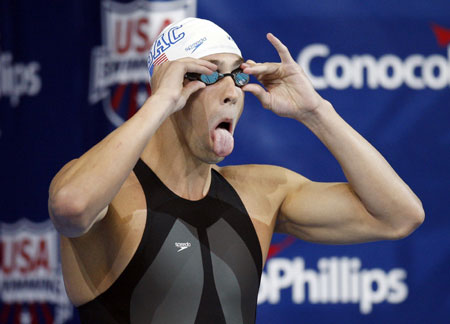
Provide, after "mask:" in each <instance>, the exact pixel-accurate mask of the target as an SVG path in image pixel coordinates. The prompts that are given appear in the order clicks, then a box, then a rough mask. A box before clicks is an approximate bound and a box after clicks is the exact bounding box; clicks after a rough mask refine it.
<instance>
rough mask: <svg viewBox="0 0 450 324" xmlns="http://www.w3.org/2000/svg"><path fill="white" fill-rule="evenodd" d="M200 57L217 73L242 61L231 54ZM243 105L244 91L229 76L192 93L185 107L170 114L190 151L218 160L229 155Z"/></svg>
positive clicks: (209, 159) (209, 160)
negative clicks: (215, 68) (214, 68)
mask: <svg viewBox="0 0 450 324" xmlns="http://www.w3.org/2000/svg"><path fill="white" fill-rule="evenodd" d="M202 59H204V60H208V61H210V62H212V63H214V64H216V65H217V67H218V68H217V71H218V72H220V73H229V72H232V71H234V70H236V69H237V68H239V66H240V65H241V63H242V58H240V57H239V56H237V55H235V54H213V55H208V56H206V57H203V58H202ZM185 82H190V81H185ZM243 106H244V91H242V89H241V88H239V87H237V86H236V85H235V83H234V80H233V78H232V77H229V76H227V77H224V78H223V79H221V80H219V81H218V82H216V83H215V84H212V85H209V86H207V87H205V88H203V89H201V90H199V91H197V92H196V93H195V94H193V95H192V96H191V97H190V98H189V100H188V102H187V103H186V106H185V107H184V108H183V109H181V110H180V111H178V112H177V113H175V114H174V118H175V121H176V124H177V126H178V131H179V132H180V135H181V136H183V138H184V140H185V142H186V145H187V146H188V148H189V149H190V151H191V153H192V154H193V155H195V156H196V157H197V158H198V159H200V160H201V161H203V162H206V163H218V162H220V161H222V160H223V159H224V158H225V156H227V155H229V154H230V153H231V151H232V150H233V145H234V139H233V133H234V129H235V127H236V124H237V122H238V120H239V117H240V116H241V113H242V109H243Z"/></svg>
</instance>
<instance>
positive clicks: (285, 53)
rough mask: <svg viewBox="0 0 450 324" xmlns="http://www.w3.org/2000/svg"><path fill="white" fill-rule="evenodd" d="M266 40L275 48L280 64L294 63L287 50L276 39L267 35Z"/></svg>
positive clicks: (269, 34)
mask: <svg viewBox="0 0 450 324" xmlns="http://www.w3.org/2000/svg"><path fill="white" fill-rule="evenodd" d="M267 39H268V40H269V42H270V43H271V44H272V45H273V47H275V49H276V50H277V52H278V55H279V56H280V59H281V62H283V63H291V62H292V61H294V59H293V58H292V56H291V54H290V53H289V50H288V48H287V47H286V45H284V44H283V43H282V42H281V41H280V40H279V39H278V38H276V37H275V36H274V35H273V34H272V33H268V34H267Z"/></svg>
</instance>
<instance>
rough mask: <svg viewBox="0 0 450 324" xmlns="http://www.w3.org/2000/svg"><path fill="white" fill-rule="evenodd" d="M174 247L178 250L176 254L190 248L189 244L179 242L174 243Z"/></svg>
mask: <svg viewBox="0 0 450 324" xmlns="http://www.w3.org/2000/svg"><path fill="white" fill-rule="evenodd" d="M175 247H177V248H178V251H177V252H180V251H183V250H184V249H187V248H188V247H191V243H189V242H186V243H181V242H175Z"/></svg>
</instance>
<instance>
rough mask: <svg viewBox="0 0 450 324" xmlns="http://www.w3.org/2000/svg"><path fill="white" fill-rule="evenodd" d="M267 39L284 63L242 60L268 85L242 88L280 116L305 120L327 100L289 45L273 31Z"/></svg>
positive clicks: (251, 73)
mask: <svg viewBox="0 0 450 324" xmlns="http://www.w3.org/2000/svg"><path fill="white" fill-rule="evenodd" d="M267 39H268V40H269V41H270V43H271V44H272V45H273V46H274V47H275V49H276V50H277V52H278V55H279V56H280V59H281V63H256V62H254V61H252V60H248V61H247V62H245V63H242V65H241V68H242V69H243V72H244V73H247V74H250V75H253V76H255V77H256V78H257V80H258V81H259V82H260V83H261V84H262V85H263V86H264V87H265V89H264V88H263V87H262V86H260V85H259V84H256V83H251V84H247V85H246V86H244V87H243V88H242V89H243V90H244V91H247V92H251V93H253V94H254V95H255V96H256V97H257V98H258V99H259V101H260V102H261V103H262V105H263V107H264V108H266V109H269V110H272V111H273V112H274V113H276V114H277V115H279V116H283V117H290V118H294V119H297V120H299V121H302V120H304V119H305V118H307V117H308V115H310V113H313V112H314V111H315V110H316V109H317V108H319V107H320V106H321V105H323V104H325V102H326V101H325V100H324V99H323V98H322V97H321V96H320V95H319V94H318V93H317V92H316V91H315V90H314V88H313V86H312V84H311V82H310V81H309V79H308V77H307V76H306V74H305V72H304V71H303V69H302V68H301V67H300V66H299V65H298V64H297V62H295V60H294V59H293V58H292V56H291V54H290V53H289V50H288V48H287V47H286V46H285V45H284V44H283V43H282V42H281V41H280V40H279V39H278V38H276V37H275V36H274V35H272V34H271V33H269V34H267Z"/></svg>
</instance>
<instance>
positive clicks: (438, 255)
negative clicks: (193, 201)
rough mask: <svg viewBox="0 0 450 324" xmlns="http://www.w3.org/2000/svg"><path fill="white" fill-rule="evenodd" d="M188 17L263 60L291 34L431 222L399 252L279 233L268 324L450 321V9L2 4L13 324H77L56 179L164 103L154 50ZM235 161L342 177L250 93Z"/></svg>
mask: <svg viewBox="0 0 450 324" xmlns="http://www.w3.org/2000/svg"><path fill="white" fill-rule="evenodd" d="M185 16H198V17H202V18H208V19H211V20H213V21H215V22H216V23H218V24H219V25H221V26H223V27H224V28H225V29H226V30H227V31H228V32H229V33H230V35H231V36H232V37H233V38H234V39H235V41H236V42H237V43H238V44H239V45H240V47H241V49H242V52H243V54H244V56H245V58H252V59H254V60H256V61H273V60H277V59H278V58H277V55H276V52H275V50H274V49H273V48H272V47H271V46H270V44H269V43H268V42H267V40H266V39H265V33H266V32H269V31H271V32H273V33H274V34H275V35H277V36H279V37H280V38H281V40H282V41H284V42H285V44H286V45H287V46H288V47H289V49H290V51H291V54H292V56H293V57H294V58H295V59H296V60H297V61H298V62H299V63H300V64H301V65H302V66H303V68H304V69H305V70H306V72H307V73H308V74H309V75H310V76H311V80H312V82H313V84H314V86H315V87H316V88H317V89H318V90H319V91H320V93H321V95H323V96H324V97H325V98H327V99H328V100H330V101H331V102H332V103H333V104H334V106H335V108H336V110H337V111H338V112H339V113H340V114H341V115H342V116H343V117H344V118H345V119H346V120H347V121H348V122H349V123H350V124H351V125H352V126H353V127H354V128H356V130H358V131H359V132H361V133H362V134H363V135H364V136H365V137H366V138H367V139H368V140H369V141H370V142H371V143H373V144H374V146H375V147H377V148H378V149H379V150H380V151H381V153H382V154H384V156H385V157H386V158H387V160H388V161H389V162H390V163H391V164H392V165H393V167H394V168H395V169H396V170H397V171H398V173H399V174H400V176H402V177H403V178H404V179H405V180H406V182H407V183H408V184H409V185H410V186H411V187H412V189H413V190H414V191H415V192H416V193H417V194H418V195H419V197H420V198H421V199H422V201H423V203H424V207H425V211H426V214H427V218H426V221H425V223H424V224H423V226H422V227H421V228H420V229H419V230H418V231H417V232H415V233H414V234H413V235H412V236H410V237H408V238H406V239H404V240H401V241H395V242H378V243H369V244H360V245H354V246H325V245H317V244H310V243H306V242H302V241H300V240H296V239H293V238H291V237H286V236H282V235H275V237H274V241H273V245H272V248H271V251H270V258H269V259H268V262H267V265H266V269H265V271H264V274H263V277H262V281H261V289H260V294H259V298H258V301H259V308H258V315H257V323H261V324H262V323H283V324H286V323H408V324H409V323H450V278H449V273H450V253H449V252H450V235H449V229H450V226H449V225H450V215H449V205H448V201H449V196H450V190H449V183H450V172H449V165H450V91H449V87H450V2H449V1H448V0H429V1H418V0H408V1H407V0H397V1H391V2H387V1H356V0H343V1H334V0H322V1H306V0H279V1H275V2H272V1H256V0H253V1H238V0H228V1H207V0H197V1H196V0H178V1H161V2H149V1H127V2H125V1H120V2H119V1H109V0H103V1H92V0H77V1H75V0H72V1H50V2H48V1H45V2H44V1H26V0H1V1H0V105H1V108H0V152H1V155H0V157H1V158H0V170H1V171H0V184H1V187H0V188H1V189H0V190H1V195H0V217H1V227H0V229H1V232H0V236H1V240H0V287H1V288H0V290H1V293H0V296H1V297H0V305H1V306H0V307H1V308H0V323H2V324H3V323H33V324H34V323H78V316H77V313H76V311H75V310H74V309H73V307H72V306H71V304H70V302H69V301H68V299H67V297H66V295H65V292H64V287H63V283H62V279H61V275H60V266H59V255H58V236H57V234H56V232H55V231H54V229H53V227H52V225H51V223H50V221H49V220H48V214H47V197H48V193H47V190H48V186H49V183H50V180H51V178H52V177H53V176H54V174H55V173H56V172H57V171H58V170H59V169H60V168H61V167H62V166H63V165H64V164H65V163H66V162H67V161H69V160H71V159H73V158H75V157H78V156H79V155H81V154H82V153H83V152H84V151H86V150H87V149H88V148H90V147H91V146H92V145H94V144H95V143H96V142H98V141H99V140H100V139H101V138H103V137H104V136H105V135H106V134H107V133H108V132H110V131H111V130H112V129H114V127H116V126H117V125H120V124H121V123H122V122H123V120H124V119H127V118H129V117H130V116H132V115H133V114H134V113H135V112H136V110H137V109H138V108H139V107H140V105H141V104H142V103H143V102H144V100H145V99H146V98H147V96H148V95H149V94H150V93H151V89H150V87H149V86H148V84H147V69H146V56H147V51H148V49H149V47H150V46H151V44H152V42H153V40H154V39H155V36H156V35H157V34H158V33H159V31H160V30H161V29H162V28H163V27H164V26H166V25H167V24H169V23H170V22H172V21H174V20H178V19H180V18H183V17H185ZM238 163H270V164H276V165H280V166H284V167H288V168H290V169H292V170H295V171H297V172H300V173H301V174H304V175H305V176H307V177H309V178H311V179H313V180H317V181H343V180H345V179H344V176H343V174H342V172H341V170H340V168H339V165H338V164H337V163H336V161H335V160H334V159H333V157H332V156H331V155H330V154H329V153H328V151H327V150H326V149H325V148H324V146H323V145H322V144H321V143H320V142H319V141H318V140H317V139H316V138H315V137H314V136H313V135H312V134H311V133H310V132H309V131H308V130H307V129H306V128H305V127H303V126H302V125H300V124H298V123H297V122H294V121H292V120H288V119H284V118H280V117H277V116H275V115H273V114H272V113H270V112H268V111H265V110H264V109H262V108H261V107H260V105H259V103H258V102H257V100H256V99H255V98H253V97H252V96H251V95H248V96H247V101H246V107H245V111H244V113H243V116H242V119H241V121H240V124H239V126H238V129H237V132H236V146H235V150H234V153H233V154H232V155H231V156H230V157H229V158H227V159H226V160H225V162H224V164H238ZM180 298H183V297H182V296H180Z"/></svg>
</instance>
